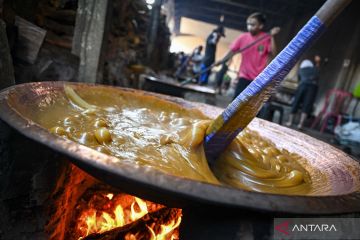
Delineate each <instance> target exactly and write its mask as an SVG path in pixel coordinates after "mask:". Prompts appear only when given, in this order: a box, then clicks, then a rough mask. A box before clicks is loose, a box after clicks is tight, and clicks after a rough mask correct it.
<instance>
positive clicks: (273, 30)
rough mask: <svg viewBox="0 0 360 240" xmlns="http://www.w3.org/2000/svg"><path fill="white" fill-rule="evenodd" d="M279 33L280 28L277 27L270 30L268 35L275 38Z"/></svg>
mask: <svg viewBox="0 0 360 240" xmlns="http://www.w3.org/2000/svg"><path fill="white" fill-rule="evenodd" d="M279 32H280V28H279V27H273V28H272V29H271V30H270V35H271V36H275V35H276V34H278V33H279Z"/></svg>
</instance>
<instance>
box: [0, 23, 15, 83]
mask: <svg viewBox="0 0 360 240" xmlns="http://www.w3.org/2000/svg"><path fill="white" fill-rule="evenodd" d="M14 84H15V78H14V67H13V63H12V58H11V55H10V48H9V44H8V39H7V36H6V25H5V22H3V21H2V20H1V19H0V90H1V89H3V88H7V87H10V86H12V85H14Z"/></svg>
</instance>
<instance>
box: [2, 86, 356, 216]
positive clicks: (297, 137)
mask: <svg viewBox="0 0 360 240" xmlns="http://www.w3.org/2000/svg"><path fill="white" fill-rule="evenodd" d="M67 84H69V83H67ZM71 84H72V86H73V87H74V88H75V90H76V91H78V92H80V93H81V91H86V90H88V89H90V88H99V87H101V88H107V89H109V91H110V90H111V91H133V92H136V93H137V94H146V95H153V96H157V97H159V98H162V99H166V100H168V101H172V102H175V103H177V104H180V105H182V106H184V107H186V108H198V109H200V110H201V111H203V112H204V113H205V114H206V115H208V116H210V117H215V116H217V114H219V113H220V112H221V109H219V108H216V107H212V106H209V105H205V104H199V103H191V102H187V101H185V100H183V99H179V98H173V97H168V96H163V95H157V94H153V93H148V92H142V91H138V90H130V89H122V88H115V87H110V86H99V85H91V84H80V83H78V84H76V83H71ZM63 85H64V82H41V83H28V84H22V85H17V86H13V87H11V88H8V89H5V90H3V91H2V92H1V93H0V118H1V119H2V120H3V121H5V122H6V123H7V124H8V125H10V126H11V127H13V128H14V129H16V130H17V131H19V132H20V133H22V134H23V135H25V136H26V137H28V138H30V139H32V140H34V141H37V142H39V143H41V144H43V145H46V146H47V147H49V148H50V149H52V150H54V151H56V152H59V153H61V154H63V155H66V156H67V157H68V158H69V160H70V161H71V162H73V163H74V164H76V165H77V166H79V167H80V168H82V169H83V170H85V171H86V172H88V173H89V174H91V175H93V176H94V177H96V178H98V179H100V180H102V181H104V182H106V183H107V184H109V185H112V186H114V187H117V188H119V189H120V190H122V191H125V192H127V193H129V194H134V195H137V196H139V197H142V198H145V199H148V200H152V201H156V202H159V203H163V204H166V205H168V206H174V207H188V206H191V207H194V206H196V207H204V206H207V207H208V206H212V207H214V208H213V209H218V208H231V209H234V210H235V209H239V210H243V209H248V210H260V211H269V212H286V213H301V214H333V213H347V212H359V211H360V164H359V163H358V162H356V161H355V160H354V159H352V158H351V157H349V156H347V155H346V154H345V153H343V152H341V151H339V150H338V149H336V148H334V147H332V146H330V145H328V144H326V143H323V142H321V141H318V140H316V139H313V138H311V137H309V136H307V135H305V134H302V133H299V132H297V131H293V130H291V129H288V128H284V127H281V126H279V125H277V124H274V123H271V122H267V121H263V120H260V119H254V120H253V121H252V123H251V124H250V126H249V127H250V129H252V130H255V131H258V132H260V134H261V135H262V136H263V137H264V138H267V139H271V141H273V142H274V143H275V144H276V145H277V147H279V148H284V149H287V150H288V151H289V152H294V153H297V154H299V155H301V156H303V157H305V158H306V159H307V160H308V161H309V164H311V165H312V166H313V167H314V168H316V169H317V170H319V171H321V172H322V173H324V174H325V175H326V176H327V179H328V180H327V181H326V182H321V183H315V185H316V187H317V188H319V191H318V192H319V196H287V195H277V194H266V193H257V192H251V191H245V190H241V189H235V188H231V187H227V186H216V185H212V184H207V183H203V182H198V181H193V180H188V179H185V178H180V177H174V176H171V175H168V174H165V173H162V172H159V171H156V170H152V169H148V168H143V167H134V166H132V165H129V164H125V163H124V164H123V165H120V167H117V168H114V167H111V165H108V164H106V163H107V162H110V161H111V159H112V158H113V157H111V156H108V155H105V154H102V153H99V152H97V151H95V150H93V149H90V148H88V147H85V146H83V145H80V144H77V143H74V142H72V141H70V140H66V139H63V138H60V137H57V136H55V135H53V134H50V133H49V132H48V130H46V129H44V128H42V127H40V126H39V125H38V124H36V123H35V122H34V121H33V120H32V119H34V116H35V115H36V113H37V111H39V106H40V105H44V104H50V103H51V102H53V101H56V99H57V98H58V97H60V96H63V95H64V90H63Z"/></svg>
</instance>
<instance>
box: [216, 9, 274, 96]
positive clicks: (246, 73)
mask: <svg viewBox="0 0 360 240" xmlns="http://www.w3.org/2000/svg"><path fill="white" fill-rule="evenodd" d="M265 22H266V19H265V16H264V15H263V14H262V13H253V14H251V15H250V16H249V17H248V18H247V20H246V24H247V30H248V31H249V32H247V33H244V34H241V35H240V36H239V37H238V38H237V39H235V41H234V42H233V43H232V44H231V46H230V51H229V52H228V53H227V54H226V56H225V57H224V58H223V59H222V60H221V61H220V62H227V61H228V60H229V59H230V58H232V57H233V56H234V55H235V54H236V53H237V51H238V50H239V49H242V48H244V47H246V46H248V45H249V44H252V43H253V42H254V41H256V40H258V39H259V38H263V40H261V41H259V42H257V43H255V44H254V45H253V46H251V47H250V48H247V49H246V50H244V51H243V52H241V54H242V60H241V65H240V70H239V73H238V82H237V85H236V88H235V94H234V98H236V97H237V96H238V95H239V94H240V93H241V92H242V91H243V90H244V89H245V88H246V87H247V86H248V85H249V84H250V83H251V81H252V80H254V79H255V78H256V77H257V75H259V74H260V73H261V71H262V70H264V68H265V67H266V65H267V64H268V62H269V57H272V56H275V54H276V46H275V41H274V35H276V34H277V33H278V32H279V31H280V28H279V27H274V28H272V29H271V31H270V34H268V37H264V36H266V35H267V33H265V32H263V31H262V30H263V28H264V25H265Z"/></svg>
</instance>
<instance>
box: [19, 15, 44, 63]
mask: <svg viewBox="0 0 360 240" xmlns="http://www.w3.org/2000/svg"><path fill="white" fill-rule="evenodd" d="M15 26H17V27H18V46H17V48H16V52H15V56H16V57H17V58H19V59H22V60H24V61H26V62H28V63H31V64H33V63H34V62H35V61H36V58H37V55H38V53H39V50H40V47H41V45H42V43H43V41H44V39H45V35H46V30H44V29H42V28H40V27H38V26H36V25H35V24H33V23H31V22H28V21H26V20H25V19H23V18H21V17H19V16H15Z"/></svg>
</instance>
